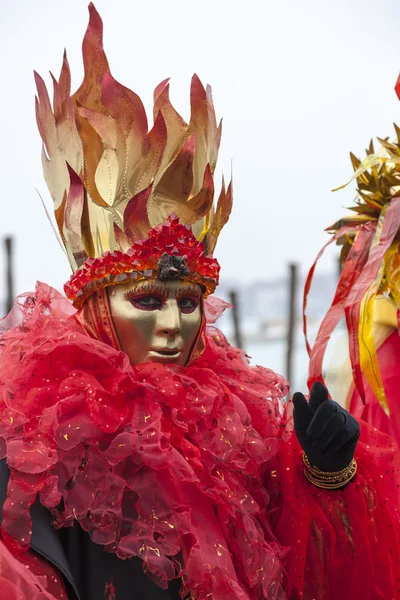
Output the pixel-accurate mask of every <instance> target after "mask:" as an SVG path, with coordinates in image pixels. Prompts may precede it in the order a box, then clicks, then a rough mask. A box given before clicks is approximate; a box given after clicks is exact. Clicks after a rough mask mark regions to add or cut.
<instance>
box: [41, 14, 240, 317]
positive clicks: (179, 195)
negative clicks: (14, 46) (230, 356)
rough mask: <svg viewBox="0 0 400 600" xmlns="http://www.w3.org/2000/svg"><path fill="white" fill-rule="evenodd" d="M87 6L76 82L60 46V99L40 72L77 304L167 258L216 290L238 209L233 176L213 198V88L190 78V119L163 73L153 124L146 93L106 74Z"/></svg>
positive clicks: (70, 291) (46, 149) (53, 183)
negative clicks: (75, 84) (222, 240)
mask: <svg viewBox="0 0 400 600" xmlns="http://www.w3.org/2000/svg"><path fill="white" fill-rule="evenodd" d="M89 13H90V19H89V25H88V28H87V30H86V34H85V37H84V40H83V62H84V69H85V74H84V79H83V82H82V84H81V86H80V87H79V89H78V90H77V92H75V94H73V95H70V88H71V76H70V70H69V66H68V62H67V57H66V54H65V53H64V60H63V65H62V69H61V74H60V78H59V80H58V81H57V80H56V79H55V78H54V77H53V76H52V80H53V86H54V96H53V107H52V106H51V103H50V100H49V96H48V93H47V90H46V86H45V84H44V82H43V80H42V78H41V77H40V76H39V75H38V74H36V73H35V80H36V86H37V90H38V97H37V98H36V116H37V123H38V128H39V132H40V135H41V137H42V140H43V152H42V163H43V170H44V176H45V179H46V183H47V186H48V188H49V191H50V194H51V196H52V198H53V201H54V212H55V218H56V222H57V226H58V229H59V232H60V235H61V239H62V242H63V244H64V246H65V248H66V251H67V255H68V258H69V262H70V264H71V267H72V270H73V271H74V273H75V274H74V275H73V276H72V277H71V280H70V282H69V283H68V284H66V286H65V291H66V293H67V296H68V297H69V298H70V299H71V300H73V302H74V304H75V305H76V306H80V305H82V303H83V302H84V300H85V299H86V298H87V297H88V296H89V295H90V294H91V293H92V292H93V291H94V290H95V289H97V288H99V287H104V286H106V285H112V284H113V283H120V282H126V281H129V280H131V279H134V280H138V279H145V278H150V277H157V276H158V275H159V273H160V271H161V270H160V268H159V261H160V259H163V268H162V271H163V272H164V274H165V273H167V275H168V274H169V276H172V277H173V276H174V274H175V276H176V277H179V278H182V279H186V280H189V281H194V282H197V283H200V284H201V285H203V287H204V289H205V293H206V294H209V293H211V292H212V291H214V289H215V286H216V285H217V282H218V272H219V265H218V263H217V261H216V260H215V259H213V258H212V253H213V251H214V249H215V245H216V242H217V238H218V236H219V233H220V231H221V229H222V227H223V226H224V225H225V223H226V222H227V220H228V218H229V215H230V211H231V208H232V189H231V184H229V186H228V189H227V190H226V189H225V185H224V181H223V180H222V189H221V192H220V195H219V199H218V203H217V206H216V208H214V205H213V201H214V181H213V176H214V171H215V167H216V162H217V156H218V149H219V145H220V140H221V123H220V124H219V125H217V122H216V117H215V111H214V107H213V102H212V96H211V88H210V87H209V86H207V88H206V89H205V88H204V87H203V85H202V84H201V82H200V80H199V78H198V77H197V76H196V75H194V76H193V78H192V83H191V92H190V101H191V117H190V121H189V123H186V122H185V121H184V120H183V119H182V117H181V116H180V115H179V114H178V113H177V111H176V110H175V109H174V108H173V106H172V104H171V102H170V100H169V84H168V80H165V81H163V82H162V83H161V84H160V85H159V86H158V87H157V88H156V90H155V93H154V111H153V112H154V125H153V127H152V128H151V129H150V130H148V124H147V118H146V113H145V110H144V107H143V104H142V102H141V100H140V98H139V97H138V96H137V95H136V94H135V93H134V92H132V91H131V90H130V89H128V88H126V87H124V86H122V85H121V84H120V83H118V82H117V81H116V80H115V79H114V78H113V77H112V75H111V73H110V70H109V66H108V62H107V58H106V55H105V53H104V50H103V40H102V32H103V25H102V21H101V18H100V16H99V14H98V13H97V11H96V9H95V7H94V6H93V4H90V5H89ZM171 215H172V216H171ZM166 257H167V258H168V257H169V258H168V260H165V258H166Z"/></svg>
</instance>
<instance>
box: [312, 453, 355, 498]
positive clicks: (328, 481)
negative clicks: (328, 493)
mask: <svg viewBox="0 0 400 600" xmlns="http://www.w3.org/2000/svg"><path fill="white" fill-rule="evenodd" d="M303 462H304V464H305V469H304V475H305V476H306V478H307V479H308V481H309V482H310V483H312V484H313V485H315V486H316V487H318V488H322V489H324V490H337V489H339V488H341V487H343V486H345V485H346V484H347V483H349V481H351V480H352V479H353V477H354V475H355V474H356V472H357V463H356V459H355V458H353V460H352V461H351V463H350V464H349V466H348V467H345V468H344V469H341V470H340V471H321V470H320V469H318V468H317V467H313V466H312V464H311V463H310V461H309V460H308V457H307V455H306V453H305V452H304V453H303Z"/></svg>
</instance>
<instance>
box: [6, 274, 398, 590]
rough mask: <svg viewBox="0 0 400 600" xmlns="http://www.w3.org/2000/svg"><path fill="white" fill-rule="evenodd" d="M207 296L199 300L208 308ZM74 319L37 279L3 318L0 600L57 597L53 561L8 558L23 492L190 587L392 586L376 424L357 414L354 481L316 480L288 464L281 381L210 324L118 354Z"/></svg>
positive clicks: (291, 445)
mask: <svg viewBox="0 0 400 600" xmlns="http://www.w3.org/2000/svg"><path fill="white" fill-rule="evenodd" d="M222 308H223V304H219V303H218V302H217V301H215V300H214V301H212V300H211V301H210V300H209V301H208V302H207V304H206V308H205V313H206V315H207V316H208V320H209V322H211V321H214V320H215V318H216V317H217V316H218V314H219V313H220V312H221V310H222ZM81 316H82V315H81V314H80V313H75V311H74V309H72V307H71V305H70V303H69V302H68V301H67V300H65V298H63V297H62V296H60V295H59V294H58V293H57V292H55V291H54V290H53V289H51V288H49V287H48V286H46V285H44V284H38V286H37V289H36V292H35V294H32V295H25V296H24V297H22V298H20V299H18V300H17V303H16V306H15V308H14V310H13V311H12V313H11V314H10V315H9V317H8V318H7V319H5V320H3V323H2V330H3V335H2V343H1V348H2V356H1V362H0V385H1V396H0V397H1V406H0V410H1V412H2V419H1V423H0V427H1V432H0V433H1V436H2V454H3V457H6V460H7V463H8V466H9V468H10V471H11V478H10V482H9V486H8V493H7V500H6V502H5V504H4V509H3V523H2V537H3V541H4V543H1V546H0V577H1V580H0V584H1V585H2V586H3V583H4V584H5V585H8V586H14V587H15V589H18V594H17V593H15V594H14V595H12V592H10V594H9V598H13V599H14V598H18V600H22V599H24V598H29V599H30V600H36V599H37V600H39V598H40V599H44V598H46V599H50V600H55V599H59V598H63V596H62V593H63V590H62V583H61V581H60V580H58V583H59V586H60V587H59V589H58V590H55V589H54V583H55V582H57V578H56V574H53V575H52V577H50V576H49V577H47V578H45V577H44V576H43V573H42V574H40V573H39V572H38V569H35V568H34V567H31V568H30V569H26V567H23V566H22V564H23V561H24V559H25V558H26V557H30V556H31V555H30V551H29V539H30V527H31V523H30V516H29V508H30V506H31V505H32V503H33V502H34V500H35V498H36V496H37V495H39V497H40V501H41V503H42V504H43V505H44V506H45V507H47V508H49V509H50V510H51V511H52V512H53V515H54V523H55V526H56V527H68V526H70V525H71V524H72V523H73V521H74V519H76V520H77V521H79V523H80V525H81V526H82V527H83V528H84V529H85V530H86V531H88V532H90V534H91V536H92V539H93V541H94V542H95V543H98V544H101V545H103V546H104V549H105V550H106V551H109V552H114V553H116V554H117V555H118V556H119V557H121V559H124V558H126V557H129V556H134V555H135V556H139V557H140V558H141V559H142V560H143V562H144V564H145V566H146V568H147V569H148V571H149V574H150V575H151V576H152V577H154V578H155V580H156V581H157V582H158V584H159V585H160V586H163V587H165V586H166V585H167V582H168V580H170V579H171V578H173V577H176V576H180V577H182V580H183V591H186V592H187V591H190V593H191V594H192V596H193V597H194V598H196V600H203V599H205V598H212V599H213V600H222V599H224V600H225V599H227V598H229V599H232V600H250V599H251V600H253V599H261V598H268V599H271V600H272V599H283V598H292V599H296V598H305V599H311V598H316V599H317V598H318V599H328V598H329V599H331V600H336V599H337V600H339V599H340V600H343V599H346V598H349V599H350V598H352V599H354V598H360V599H361V598H363V599H371V600H373V599H378V598H382V599H388V598H397V597H400V589H399V581H400V561H399V558H400V557H399V549H400V546H399V543H398V542H399V535H398V534H399V511H398V506H399V494H398V489H399V488H398V485H399V484H400V480H399V458H398V456H396V451H395V448H394V445H393V444H392V442H391V441H390V439H389V438H387V437H386V436H383V435H382V434H380V433H378V432H374V431H371V430H369V429H368V428H367V427H365V428H363V431H362V437H361V440H360V442H359V444H358V446H357V453H356V458H357V461H358V473H357V476H356V479H355V480H354V482H352V483H351V484H349V485H348V486H347V487H346V488H345V489H344V490H341V491H336V492H328V491H324V490H318V489H317V488H315V487H313V486H312V485H311V484H310V483H308V481H307V480H306V479H305V477H304V474H303V467H302V460H301V450H300V448H299V446H298V443H297V441H296V438H295V436H294V434H293V433H292V425H291V421H290V419H288V416H287V413H286V412H285V406H284V403H283V401H282V399H283V398H284V396H285V395H286V394H287V392H288V388H287V384H286V382H285V381H284V380H283V379H282V378H281V377H280V376H278V375H276V374H275V373H273V372H272V371H269V370H267V369H264V368H262V367H251V366H249V365H248V363H247V361H246V358H245V356H244V355H243V353H242V352H241V351H239V350H236V349H234V348H232V347H231V346H229V344H228V343H227V341H226V340H225V338H224V337H223V335H222V334H221V333H220V332H219V331H218V330H217V329H215V328H214V327H213V326H212V325H211V323H209V325H208V326H207V329H206V331H203V337H204V340H205V350H204V352H203V353H202V354H201V356H199V357H197V358H195V359H194V360H192V362H191V363H190V365H189V366H187V367H185V368H178V367H174V368H169V367H167V366H163V365H160V364H157V363H147V364H143V365H139V366H134V367H132V366H131V365H130V364H129V360H128V358H127V356H126V355H125V354H123V353H122V352H120V351H118V350H117V349H115V348H113V347H112V346H111V345H109V344H106V343H104V342H103V341H98V340H97V339H94V338H93V337H90V336H89V335H88V333H87V331H85V329H84V328H83V326H82V324H81V322H80V319H81ZM289 406H290V405H289ZM397 454H398V453H397ZM50 579H51V581H52V585H53V588H52V587H51V586H50V584H49V583H48V582H49V580H50ZM10 580H11V581H12V584H11V583H9V581H10ZM2 589H8V588H5V587H2ZM13 589H14V588H13ZM116 600H118V598H117V599H116Z"/></svg>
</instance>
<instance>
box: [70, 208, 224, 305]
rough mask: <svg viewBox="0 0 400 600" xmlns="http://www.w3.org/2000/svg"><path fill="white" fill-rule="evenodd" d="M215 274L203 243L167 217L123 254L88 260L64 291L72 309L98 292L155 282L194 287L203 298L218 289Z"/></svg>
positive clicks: (213, 261) (215, 264)
mask: <svg viewBox="0 0 400 600" xmlns="http://www.w3.org/2000/svg"><path fill="white" fill-rule="evenodd" d="M219 270H220V266H219V264H218V261H217V260H216V259H215V258H212V257H211V256H205V255H204V246H203V243H202V242H199V241H198V240H197V239H196V238H195V236H194V235H193V233H192V231H191V229H190V227H189V226H185V225H181V224H180V223H179V219H178V218H177V217H170V218H169V219H168V221H167V222H166V223H164V224H163V225H158V226H157V227H153V229H151V230H150V232H149V237H148V238H147V239H146V240H145V241H137V242H135V243H134V245H133V246H132V247H131V248H130V249H129V250H128V251H127V252H126V253H123V252H121V251H119V250H116V251H114V252H105V253H104V254H103V256H102V257H101V258H89V259H88V260H87V261H86V262H85V263H84V265H83V267H82V268H81V269H79V270H78V271H77V272H76V273H74V274H73V275H72V276H71V278H70V280H69V282H68V283H66V284H65V286H64V290H65V293H66V295H67V297H68V298H69V300H72V302H73V304H74V306H75V307H76V308H80V307H81V306H82V305H83V303H84V302H85V300H86V299H87V298H88V297H89V296H90V295H91V294H92V293H93V292H95V291H96V290H98V289H100V288H104V287H106V286H109V285H116V284H119V283H129V282H137V281H142V280H144V279H155V278H158V279H161V280H171V279H172V280H173V279H182V280H183V281H190V282H192V283H198V284H199V285H201V286H202V287H203V288H204V296H205V297H207V296H208V295H210V294H212V293H213V292H214V291H215V288H216V286H217V285H218V276H219Z"/></svg>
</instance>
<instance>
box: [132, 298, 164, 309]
mask: <svg viewBox="0 0 400 600" xmlns="http://www.w3.org/2000/svg"><path fill="white" fill-rule="evenodd" d="M129 302H130V303H131V304H132V306H134V307H135V308H139V309H140V310H160V309H161V308H162V305H163V301H162V299H161V298H160V297H159V296H154V295H146V296H131V297H130V298H129Z"/></svg>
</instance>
